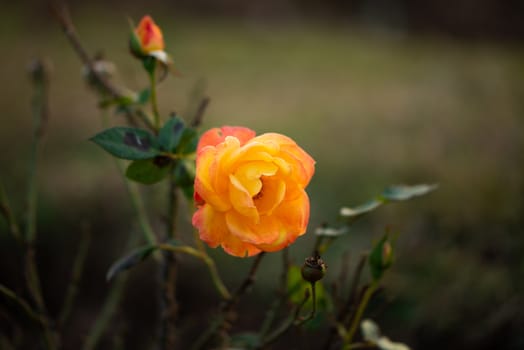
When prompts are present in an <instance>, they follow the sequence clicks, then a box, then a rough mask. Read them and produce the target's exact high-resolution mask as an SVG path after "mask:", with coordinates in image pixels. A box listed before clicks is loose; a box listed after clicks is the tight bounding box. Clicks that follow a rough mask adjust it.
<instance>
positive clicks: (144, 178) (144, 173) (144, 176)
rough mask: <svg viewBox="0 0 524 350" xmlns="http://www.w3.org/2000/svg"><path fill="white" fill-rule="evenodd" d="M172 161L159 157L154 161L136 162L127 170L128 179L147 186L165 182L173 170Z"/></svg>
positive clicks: (142, 160) (143, 160)
mask: <svg viewBox="0 0 524 350" xmlns="http://www.w3.org/2000/svg"><path fill="white" fill-rule="evenodd" d="M172 165H173V162H172V161H171V159H169V158H167V157H163V156H158V157H155V158H153V159H141V160H135V161H134V162H132V163H131V164H129V166H128V167H127V170H126V177H127V178H128V179H131V180H133V181H136V182H140V183H142V184H145V185H151V184H154V183H157V182H159V181H161V180H163V179H164V178H165V177H166V176H167V175H168V174H169V171H170V169H171V166H172Z"/></svg>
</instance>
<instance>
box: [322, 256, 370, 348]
mask: <svg viewBox="0 0 524 350" xmlns="http://www.w3.org/2000/svg"><path fill="white" fill-rule="evenodd" d="M367 259H368V254H367V253H363V254H362V255H361V256H360V260H359V262H358V264H357V266H356V267H355V271H354V272H353V279H352V281H351V287H350V291H349V296H348V298H347V300H346V303H345V304H344V305H343V306H342V307H341V308H340V310H339V312H338V314H337V318H336V319H335V322H334V325H333V326H332V327H331V331H330V332H329V335H328V338H327V341H326V344H325V345H324V349H326V350H328V349H329V348H330V347H331V344H332V343H333V340H334V339H335V336H336V335H337V324H342V325H345V324H346V323H349V321H350V318H351V316H352V315H353V312H352V308H354V307H355V303H356V299H357V290H358V285H359V283H360V278H361V276H362V271H363V269H364V267H365V266H366V261H367Z"/></svg>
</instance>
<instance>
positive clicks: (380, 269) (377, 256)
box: [369, 233, 393, 280]
mask: <svg viewBox="0 0 524 350" xmlns="http://www.w3.org/2000/svg"><path fill="white" fill-rule="evenodd" d="M392 264H393V248H392V245H391V242H390V239H389V235H388V234H387V233H386V234H385V235H384V236H383V237H382V238H381V239H380V240H379V241H378V242H377V243H376V244H375V246H374V247H373V249H372V250H371V253H370V254H369V267H370V269H371V276H373V279H375V280H379V279H380V278H381V277H382V275H383V274H384V272H385V271H386V270H387V269H388V268H390V267H391V265H392Z"/></svg>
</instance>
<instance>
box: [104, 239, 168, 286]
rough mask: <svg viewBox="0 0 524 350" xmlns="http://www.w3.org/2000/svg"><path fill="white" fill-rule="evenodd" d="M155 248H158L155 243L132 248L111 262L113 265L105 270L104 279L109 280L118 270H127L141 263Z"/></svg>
mask: <svg viewBox="0 0 524 350" xmlns="http://www.w3.org/2000/svg"><path fill="white" fill-rule="evenodd" d="M157 249H158V248H157V246H155V245H146V246H143V247H140V248H137V249H135V250H133V251H132V252H131V253H129V254H128V255H126V256H124V257H122V258H120V259H118V260H117V261H116V262H114V263H113V265H111V267H110V268H109V271H107V275H106V279H107V280H108V281H110V280H112V279H113V278H114V277H115V276H116V275H118V274H119V273H120V272H123V271H125V270H128V269H130V268H132V267H133V266H135V265H137V264H139V263H141V262H142V261H144V260H145V259H146V258H147V257H149V256H150V255H151V254H152V253H153V252H154V251H155V250H157Z"/></svg>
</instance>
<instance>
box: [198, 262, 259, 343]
mask: <svg viewBox="0 0 524 350" xmlns="http://www.w3.org/2000/svg"><path fill="white" fill-rule="evenodd" d="M264 256H265V253H264V252H262V253H260V254H258V255H257V256H256V258H255V261H254V262H253V265H251V268H250V270H249V273H248V275H247V276H246V278H245V279H244V280H243V281H242V284H240V286H239V287H238V289H237V290H236V291H235V293H233V295H232V296H231V298H228V299H226V300H225V301H224V302H223V303H222V305H221V307H220V310H219V312H218V316H217V318H216V320H215V321H214V322H213V323H212V324H211V325H210V326H209V327H208V329H207V330H206V331H205V332H204V333H202V335H201V336H200V338H198V339H197V340H196V341H195V343H194V345H193V347H192V349H193V350H197V349H201V348H203V347H204V346H205V345H206V344H207V343H208V341H209V340H210V338H211V337H213V336H214V335H215V334H217V333H223V332H225V331H226V329H227V327H228V325H229V324H230V322H231V321H232V320H231V318H232V317H231V316H232V312H233V310H234V308H235V306H236V304H237V303H238V301H239V299H240V297H241V296H242V295H244V294H245V293H246V291H247V290H248V288H249V287H250V286H251V285H252V284H253V283H254V281H255V275H256V272H257V270H258V267H259V266H260V262H261V261H262V258H263V257H264Z"/></svg>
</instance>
